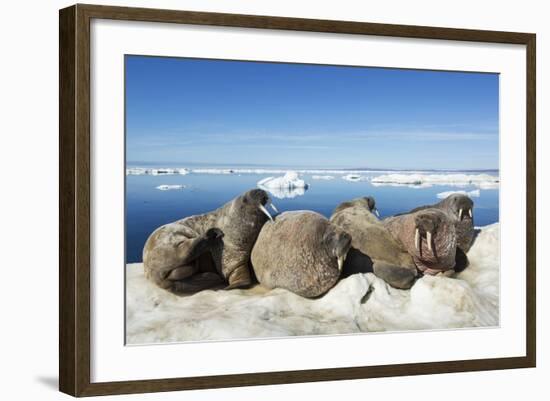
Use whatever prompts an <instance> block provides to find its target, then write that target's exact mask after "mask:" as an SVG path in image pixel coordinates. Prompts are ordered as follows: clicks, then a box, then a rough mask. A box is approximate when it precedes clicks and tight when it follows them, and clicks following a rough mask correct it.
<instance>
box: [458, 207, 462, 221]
mask: <svg viewBox="0 0 550 401" xmlns="http://www.w3.org/2000/svg"><path fill="white" fill-rule="evenodd" d="M458 220H462V209H460V210H459V211H458Z"/></svg>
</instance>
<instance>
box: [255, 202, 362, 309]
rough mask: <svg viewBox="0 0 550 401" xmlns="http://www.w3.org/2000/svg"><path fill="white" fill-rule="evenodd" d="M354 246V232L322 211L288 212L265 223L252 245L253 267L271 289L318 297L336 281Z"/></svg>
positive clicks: (264, 284) (259, 278)
mask: <svg viewBox="0 0 550 401" xmlns="http://www.w3.org/2000/svg"><path fill="white" fill-rule="evenodd" d="M350 245H351V237H350V235H349V234H347V233H346V232H344V231H343V230H340V229H339V228H337V227H335V226H334V225H332V224H330V222H329V221H328V219H327V218H326V217H324V216H322V215H320V214H319V213H316V212H311V211H293V212H284V213H282V214H280V215H278V216H277V218H276V219H275V220H274V221H269V222H267V223H266V224H265V225H264V226H263V228H262V230H261V232H260V235H259V236H258V239H257V240H256V243H255V244H254V247H253V248H252V255H251V261H252V268H253V270H254V273H255V274H256V277H257V279H258V281H259V282H260V283H261V284H262V285H263V286H265V287H267V288H285V289H287V290H289V291H292V292H293V293H295V294H298V295H300V296H302V297H306V298H314V297H318V296H321V295H323V294H324V293H326V292H327V291H328V290H329V289H331V288H332V287H333V286H334V285H335V284H336V282H337V281H338V279H339V277H340V271H341V269H342V266H343V264H344V259H345V257H346V254H347V252H348V250H349V248H350Z"/></svg>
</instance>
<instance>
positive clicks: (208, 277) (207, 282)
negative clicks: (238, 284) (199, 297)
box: [167, 272, 225, 295]
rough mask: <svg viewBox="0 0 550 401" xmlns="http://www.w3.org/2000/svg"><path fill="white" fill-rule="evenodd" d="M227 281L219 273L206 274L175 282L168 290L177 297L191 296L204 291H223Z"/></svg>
mask: <svg viewBox="0 0 550 401" xmlns="http://www.w3.org/2000/svg"><path fill="white" fill-rule="evenodd" d="M224 285H225V281H224V280H223V278H221V277H220V276H219V275H218V274H217V273H214V272H205V273H198V274H195V275H192V276H190V277H188V278H186V279H183V280H178V281H173V282H172V283H171V285H170V286H169V287H168V288H167V290H169V291H170V292H172V293H174V294H176V295H190V294H195V293H197V292H199V291H202V290H208V289H210V290H216V289H221V288H223V286H224Z"/></svg>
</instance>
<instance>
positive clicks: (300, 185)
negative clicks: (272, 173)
mask: <svg viewBox="0 0 550 401" xmlns="http://www.w3.org/2000/svg"><path fill="white" fill-rule="evenodd" d="M257 185H258V188H260V189H263V190H265V191H268V192H269V193H271V194H272V195H273V196H275V197H276V198H279V199H283V198H295V197H296V196H301V195H304V194H305V191H306V190H307V188H308V186H309V185H308V184H306V182H305V181H304V180H302V179H301V178H300V176H299V175H298V173H296V172H295V171H287V172H286V173H285V175H284V176H282V177H266V178H264V179H261V180H260V181H258V184H257Z"/></svg>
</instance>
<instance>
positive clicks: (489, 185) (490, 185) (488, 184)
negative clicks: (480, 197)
mask: <svg viewBox="0 0 550 401" xmlns="http://www.w3.org/2000/svg"><path fill="white" fill-rule="evenodd" d="M476 186H478V187H479V188H480V189H499V187H500V184H499V183H498V182H481V183H479V184H476Z"/></svg>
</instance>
